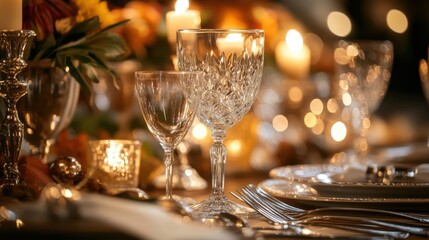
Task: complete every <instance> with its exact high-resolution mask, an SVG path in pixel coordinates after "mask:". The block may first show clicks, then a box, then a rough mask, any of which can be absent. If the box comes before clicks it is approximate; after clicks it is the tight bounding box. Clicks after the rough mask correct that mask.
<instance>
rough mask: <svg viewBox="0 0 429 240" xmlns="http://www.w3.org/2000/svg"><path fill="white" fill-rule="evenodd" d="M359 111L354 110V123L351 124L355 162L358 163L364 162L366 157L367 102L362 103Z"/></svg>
mask: <svg viewBox="0 0 429 240" xmlns="http://www.w3.org/2000/svg"><path fill="white" fill-rule="evenodd" d="M359 109H360V111H358V112H356V116H354V117H353V118H354V119H355V120H354V121H355V123H354V124H353V129H354V135H355V137H354V139H353V149H354V151H355V154H356V157H357V159H356V160H357V162H358V163H360V164H366V158H367V154H368V139H367V130H368V127H369V109H368V106H367V104H365V103H362V104H361V106H360V108H359Z"/></svg>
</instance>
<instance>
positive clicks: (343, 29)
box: [327, 11, 352, 37]
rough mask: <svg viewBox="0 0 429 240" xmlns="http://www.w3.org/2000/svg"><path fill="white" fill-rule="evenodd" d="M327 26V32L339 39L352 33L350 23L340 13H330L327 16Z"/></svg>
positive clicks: (347, 18)
mask: <svg viewBox="0 0 429 240" xmlns="http://www.w3.org/2000/svg"><path fill="white" fill-rule="evenodd" d="M327 24H328V28H329V30H330V31H331V32H332V33H333V34H335V35H337V36H339V37H345V36H347V35H349V34H350V32H351V31H352V22H351V21H350V19H349V17H347V15H345V14H344V13H342V12H337V11H334V12H331V13H330V14H329V15H328V19H327Z"/></svg>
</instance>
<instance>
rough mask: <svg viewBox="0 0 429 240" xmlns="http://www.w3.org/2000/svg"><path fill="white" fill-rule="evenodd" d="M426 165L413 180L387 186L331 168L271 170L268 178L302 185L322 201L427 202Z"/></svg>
mask: <svg viewBox="0 0 429 240" xmlns="http://www.w3.org/2000/svg"><path fill="white" fill-rule="evenodd" d="M427 167H428V165H426V164H425V165H421V169H419V170H418V173H417V174H416V177H414V178H412V179H407V180H401V181H400V182H396V183H391V184H382V183H370V182H368V181H367V180H366V177H365V170H366V169H359V168H349V169H345V168H343V167H341V166H338V165H334V164H304V165H294V166H285V167H279V168H275V169H272V170H271V171H270V177H272V178H275V179H285V180H289V181H294V182H299V183H305V184H307V185H308V186H310V187H312V188H313V189H315V190H316V191H317V194H318V195H319V196H326V197H371V198H429V170H428V169H427Z"/></svg>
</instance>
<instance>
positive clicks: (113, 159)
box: [104, 141, 124, 170]
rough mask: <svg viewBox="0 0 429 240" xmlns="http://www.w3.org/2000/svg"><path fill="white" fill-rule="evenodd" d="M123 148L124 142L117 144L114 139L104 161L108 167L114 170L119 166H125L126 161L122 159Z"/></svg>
mask: <svg viewBox="0 0 429 240" xmlns="http://www.w3.org/2000/svg"><path fill="white" fill-rule="evenodd" d="M122 148H123V145H122V144H117V143H115V142H113V141H112V142H111V143H110V147H109V148H107V149H106V155H107V157H106V158H105V159H104V163H105V164H106V167H107V168H112V170H116V169H118V168H122V167H123V165H124V162H123V160H122V159H121V149H122Z"/></svg>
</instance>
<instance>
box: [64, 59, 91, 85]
mask: <svg viewBox="0 0 429 240" xmlns="http://www.w3.org/2000/svg"><path fill="white" fill-rule="evenodd" d="M66 65H67V67H69V71H70V74H71V75H72V76H73V77H74V78H75V79H76V81H78V82H79V84H80V85H81V87H83V89H84V90H85V91H87V92H90V91H91V90H90V89H89V87H88V85H87V84H86V82H85V80H84V79H83V77H82V75H81V74H80V71H79V70H78V69H77V68H76V67H75V66H74V65H73V62H72V60H71V58H70V57H66Z"/></svg>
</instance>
